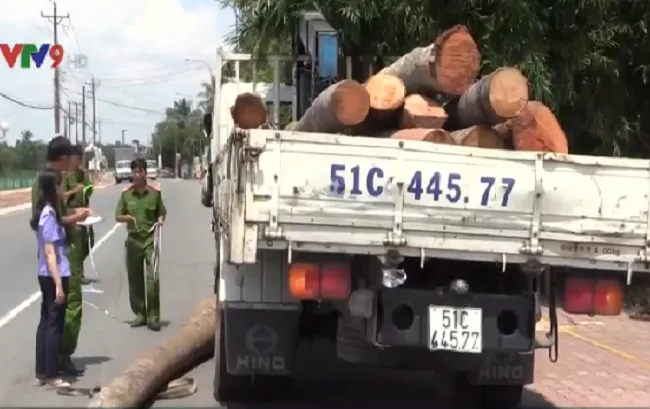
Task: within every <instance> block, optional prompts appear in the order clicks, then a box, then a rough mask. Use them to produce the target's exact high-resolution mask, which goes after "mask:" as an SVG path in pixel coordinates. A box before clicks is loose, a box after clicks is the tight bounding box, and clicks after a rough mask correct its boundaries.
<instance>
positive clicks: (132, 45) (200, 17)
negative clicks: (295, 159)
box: [0, 0, 234, 141]
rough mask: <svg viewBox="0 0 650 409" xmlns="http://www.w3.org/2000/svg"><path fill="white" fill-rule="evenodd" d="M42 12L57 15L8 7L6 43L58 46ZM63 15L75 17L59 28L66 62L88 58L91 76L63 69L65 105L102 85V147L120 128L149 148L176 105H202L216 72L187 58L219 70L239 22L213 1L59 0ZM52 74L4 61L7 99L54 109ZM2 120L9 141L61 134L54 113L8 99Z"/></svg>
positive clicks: (38, 0) (2, 17) (26, 2)
mask: <svg viewBox="0 0 650 409" xmlns="http://www.w3.org/2000/svg"><path fill="white" fill-rule="evenodd" d="M41 11H43V12H45V13H46V14H52V3H51V2H49V1H46V0H20V1H3V7H2V12H1V13H0V32H2V42H6V43H10V44H12V43H36V44H39V43H48V42H49V43H51V39H52V37H51V33H52V32H51V24H49V23H46V21H45V20H44V19H43V18H41V14H40V13H41ZM58 12H59V13H60V14H63V15H65V14H67V13H70V18H71V19H70V21H68V20H64V21H63V23H62V25H61V26H60V29H59V41H60V43H61V44H62V45H63V46H64V48H65V50H66V54H67V57H70V56H73V55H74V54H77V53H81V54H85V55H87V57H88V62H89V66H88V68H87V69H85V70H82V69H76V68H75V67H74V66H72V65H68V63H67V62H64V63H63V65H62V67H63V70H62V71H63V94H62V101H63V106H64V108H66V109H67V105H68V100H71V101H73V102H79V101H80V100H81V87H82V85H83V84H84V83H85V82H87V81H88V80H89V79H90V77H91V76H94V77H95V78H96V79H97V80H98V81H99V83H100V86H99V87H98V89H97V98H98V100H99V101H98V102H97V112H98V118H99V120H100V121H101V122H102V140H103V141H112V140H117V139H119V138H120V137H121V132H120V130H121V129H128V131H129V132H128V139H140V140H141V141H146V140H148V138H149V137H150V134H151V132H152V130H153V125H154V124H155V123H156V122H157V121H158V120H159V119H160V117H161V115H162V112H163V111H164V109H165V107H167V106H169V105H171V102H172V101H173V100H174V99H178V98H182V97H189V98H194V99H196V98H195V97H196V94H197V93H198V92H199V91H201V87H200V83H201V82H202V81H206V80H208V79H209V71H208V68H207V67H206V66H205V64H201V63H188V62H186V61H185V59H194V60H201V61H205V62H207V63H208V64H209V65H210V66H211V67H212V68H213V69H214V60H215V52H216V48H217V47H218V46H219V45H221V44H222V41H223V38H224V36H225V34H226V33H227V32H228V31H230V30H231V29H232V24H233V23H234V16H233V13H232V11H230V10H222V9H221V8H220V6H219V5H218V3H217V2H215V1H214V0H92V1H88V0H60V1H59V2H58ZM70 23H71V24H70ZM52 74H53V73H52V70H50V69H48V68H41V69H35V68H32V69H30V70H21V69H19V68H14V69H9V68H8V67H7V66H6V64H4V62H3V61H0V78H2V79H3V81H0V92H3V93H5V94H8V95H10V96H12V97H15V98H16V99H19V100H21V101H25V102H28V103H30V104H34V105H39V106H51V105H52V101H53V85H52ZM102 100H105V101H108V102H102ZM110 102H114V103H117V104H121V105H128V106H134V107H139V108H142V109H144V110H146V111H148V112H144V111H137V110H129V109H123V108H118V107H116V106H115V104H111V103H110ZM88 105H89V106H88V108H89V109H88V112H87V116H86V118H87V120H88V121H90V120H91V118H92V114H91V110H90V104H88ZM149 111H151V112H149ZM0 120H3V121H6V122H8V123H9V124H10V126H11V130H10V131H9V134H8V139H9V140H10V141H13V140H15V139H16V138H17V137H19V135H20V131H21V130H23V129H30V130H31V131H32V132H33V133H34V134H35V135H36V137H38V138H42V139H48V138H49V137H50V136H51V135H52V133H53V131H54V123H53V122H54V115H53V112H52V111H51V110H43V111H39V110H33V109H28V108H22V107H20V106H18V105H16V104H13V103H11V102H9V101H6V100H4V99H0ZM87 137H88V138H90V137H91V134H90V132H87Z"/></svg>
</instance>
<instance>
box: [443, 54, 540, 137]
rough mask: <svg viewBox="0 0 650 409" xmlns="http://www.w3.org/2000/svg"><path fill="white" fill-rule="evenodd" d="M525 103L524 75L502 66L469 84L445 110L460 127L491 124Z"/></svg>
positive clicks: (526, 83)
mask: <svg viewBox="0 0 650 409" xmlns="http://www.w3.org/2000/svg"><path fill="white" fill-rule="evenodd" d="M527 102H528V81H527V80H526V77H524V75H523V74H522V73H521V72H520V71H519V70H518V69H516V68H512V67H502V68H499V69H497V70H496V71H494V72H492V73H490V74H489V75H487V76H485V77H483V78H481V79H480V80H478V81H477V82H475V83H474V84H472V86H471V87H469V88H468V89H467V91H465V92H464V93H463V95H461V96H460V98H459V99H458V101H457V103H456V104H455V105H453V106H450V107H449V108H450V109H449V110H448V111H447V113H448V114H449V116H450V117H453V121H452V122H454V123H455V124H457V126H459V127H460V128H467V127H470V126H474V125H489V126H493V125H496V124H498V123H501V122H504V121H505V120H507V119H509V118H513V117H515V116H517V115H518V114H519V113H520V112H521V111H522V110H523V109H524V107H525V106H526V103H527ZM452 108H453V109H452Z"/></svg>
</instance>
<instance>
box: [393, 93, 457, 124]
mask: <svg viewBox="0 0 650 409" xmlns="http://www.w3.org/2000/svg"><path fill="white" fill-rule="evenodd" d="M446 121H447V113H446V112H445V109H444V108H443V107H442V106H441V105H440V104H439V103H438V102H436V101H435V100H433V99H431V98H428V97H426V96H424V95H420V94H411V95H409V96H408V97H406V99H405V100H404V110H403V111H402V116H401V118H400V123H399V127H400V128H402V129H408V128H430V129H433V128H442V126H443V125H444V124H445V122H446Z"/></svg>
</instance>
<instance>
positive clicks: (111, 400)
mask: <svg viewBox="0 0 650 409" xmlns="http://www.w3.org/2000/svg"><path fill="white" fill-rule="evenodd" d="M216 322H217V319H216V302H215V297H214V296H211V297H208V298H207V299H205V300H203V301H202V302H201V303H200V304H199V305H198V306H197V307H196V309H195V310H194V312H193V313H192V315H191V316H190V319H189V320H188V322H187V323H186V324H185V325H184V326H183V327H182V328H181V329H180V330H179V331H178V332H177V333H176V334H174V335H173V336H172V337H171V338H169V339H168V340H167V341H165V342H164V343H162V344H161V345H159V346H157V347H155V348H152V349H150V350H149V351H147V352H145V354H144V355H143V356H142V357H141V358H140V359H138V360H136V361H135V362H133V363H132V364H131V365H129V367H128V368H127V369H126V371H124V373H123V374H122V375H120V376H118V377H117V378H115V379H113V380H112V381H111V382H109V383H108V385H106V386H105V387H103V388H102V389H101V391H100V392H99V393H97V394H96V395H95V396H93V398H92V399H91V401H90V403H89V404H88V407H89V408H129V407H130V408H137V407H140V406H141V405H142V403H144V402H145V401H146V400H147V399H149V398H150V397H152V396H153V395H155V394H156V393H157V392H158V391H159V390H161V389H162V388H164V387H165V385H167V383H168V382H169V381H170V380H172V379H174V378H175V377H176V376H178V374H180V373H183V372H185V371H187V370H189V369H190V368H191V367H193V366H194V365H196V364H197V363H199V362H201V361H203V360H205V359H208V358H209V357H211V356H212V354H213V353H214V334H215V331H216Z"/></svg>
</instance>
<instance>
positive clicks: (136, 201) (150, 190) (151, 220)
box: [115, 185, 167, 246]
mask: <svg viewBox="0 0 650 409" xmlns="http://www.w3.org/2000/svg"><path fill="white" fill-rule="evenodd" d="M125 215H130V216H133V217H135V225H131V224H130V225H129V226H128V232H129V236H128V237H129V240H132V241H134V242H137V243H139V244H141V245H143V246H146V245H149V244H152V243H153V231H151V229H152V227H153V225H154V224H155V223H156V222H157V221H158V218H159V217H160V216H165V215H167V209H166V208H165V205H164V203H163V200H162V193H161V192H160V190H158V189H157V188H155V187H153V186H151V185H147V188H146V190H145V191H144V192H143V193H138V192H137V191H136V190H135V187H134V186H133V185H131V186H129V187H128V188H126V189H125V190H123V191H122V194H121V195H120V200H119V202H117V208H116V209H115V216H125Z"/></svg>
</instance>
